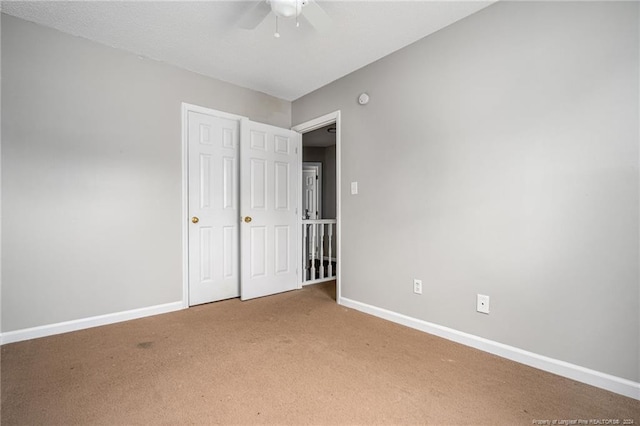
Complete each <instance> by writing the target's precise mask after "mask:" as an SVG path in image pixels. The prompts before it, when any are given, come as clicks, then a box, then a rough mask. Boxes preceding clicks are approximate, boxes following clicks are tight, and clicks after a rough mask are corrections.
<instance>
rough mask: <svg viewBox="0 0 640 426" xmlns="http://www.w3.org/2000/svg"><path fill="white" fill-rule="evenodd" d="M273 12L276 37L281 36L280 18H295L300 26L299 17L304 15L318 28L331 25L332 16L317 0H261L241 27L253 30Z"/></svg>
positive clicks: (241, 22) (242, 22)
mask: <svg viewBox="0 0 640 426" xmlns="http://www.w3.org/2000/svg"><path fill="white" fill-rule="evenodd" d="M269 13H273V14H274V15H275V17H276V31H275V33H274V37H280V33H279V32H278V20H279V19H281V18H283V19H293V18H295V21H296V27H298V26H300V22H299V21H298V18H299V17H300V16H301V15H303V16H304V17H305V19H306V20H307V21H308V22H309V24H311V26H313V27H314V28H315V29H317V30H321V29H323V28H325V27H327V26H329V24H330V22H331V18H329V16H328V15H327V13H326V12H325V11H324V10H323V9H322V7H320V6H319V5H318V3H317V2H316V1H315V0H260V1H259V2H258V4H256V5H255V6H254V7H252V8H251V9H250V10H249V11H248V12H247V13H245V15H244V16H243V17H242V18H241V20H240V22H239V26H240V28H244V29H247V30H252V29H254V28H256V27H257V26H258V25H259V24H260V23H261V22H262V21H263V20H264V19H265V18H266V17H267V16H268V15H269Z"/></svg>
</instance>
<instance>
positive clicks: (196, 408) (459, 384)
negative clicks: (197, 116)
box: [1, 283, 640, 426]
mask: <svg viewBox="0 0 640 426" xmlns="http://www.w3.org/2000/svg"><path fill="white" fill-rule="evenodd" d="M334 299H335V286H334V285H333V283H331V284H328V285H327V284H322V285H316V286H311V287H307V288H305V289H303V290H300V291H294V292H290V293H285V294H281V295H277V296H271V297H266V298H262V299H258V300H253V301H248V302H240V301H239V300H237V299H234V300H228V301H224V302H219V303H213V304H208V305H202V306H198V307H195V308H191V309H188V310H184V311H180V312H175V313H170V314H165V315H158V316H155V317H150V318H144V319H140V320H135V321H129V322H126V323H120V324H114V325H110V326H105V327H98V328H93V329H89V330H84V331H79V332H75V333H68V334H63V335H58V336H53V337H48V338H42V339H36V340H31V341H26V342H20V343H14V344H9V345H5V346H3V347H2V364H1V366H2V372H1V373H2V376H1V380H2V407H1V408H2V413H1V420H2V425H3V426H4V425H39V424H42V425H52V424H64V425H70V424H83V425H84V424H108V425H121V424H254V423H271V424H374V423H388V424H435V425H441V424H473V425H476V424H510V425H520V424H521V425H531V424H532V423H533V422H534V421H536V420H543V421H544V420H549V421H553V420H592V419H600V420H602V419H616V420H620V422H621V423H620V424H622V421H623V420H624V419H634V421H635V424H640V402H638V401H636V400H633V399H630V398H625V397H622V396H619V395H615V394H613V393H610V392H606V391H603V390H600V389H596V388H594V387H591V386H587V385H584V384H580V383H577V382H574V381H571V380H568V379H564V378H561V377H558V376H554V375H552V374H548V373H544V372H541V371H539V370H535V369H533V368H530V367H526V366H523V365H520V364H517V363H514V362H511V361H507V360H504V359H501V358H498V357H496V356H492V355H489V354H486V353H483V352H480V351H477V350H474V349H471V348H467V347H465V346H461V345H458V344H455V343H452V342H449V341H446V340H443V339H440V338H437V337H433V336H430V335H428V334H424V333H421V332H418V331H415V330H412V329H409V328H405V327H402V326H399V325H396V324H393V323H390V322H386V321H383V320H380V319H377V318H374V317H371V316H368V315H365V314H362V313H359V312H357V311H353V310H350V309H346V308H343V307H341V306H339V305H337V304H336V303H335V300H334Z"/></svg>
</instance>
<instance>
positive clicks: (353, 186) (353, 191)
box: [351, 182, 358, 195]
mask: <svg viewBox="0 0 640 426" xmlns="http://www.w3.org/2000/svg"><path fill="white" fill-rule="evenodd" d="M357 193H358V182H351V195H356V194H357Z"/></svg>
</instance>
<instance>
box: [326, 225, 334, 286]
mask: <svg viewBox="0 0 640 426" xmlns="http://www.w3.org/2000/svg"><path fill="white" fill-rule="evenodd" d="M327 231H328V233H329V235H328V237H329V276H330V277H333V262H332V260H331V259H332V256H331V255H332V253H331V251H332V250H331V244H332V242H331V240H332V237H333V223H330V224H329V225H328V226H327Z"/></svg>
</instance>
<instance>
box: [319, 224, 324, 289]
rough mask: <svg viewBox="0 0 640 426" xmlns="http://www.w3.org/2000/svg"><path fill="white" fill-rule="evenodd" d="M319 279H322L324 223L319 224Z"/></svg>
mask: <svg viewBox="0 0 640 426" xmlns="http://www.w3.org/2000/svg"><path fill="white" fill-rule="evenodd" d="M318 245H319V246H320V278H324V223H321V224H320V244H318Z"/></svg>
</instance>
